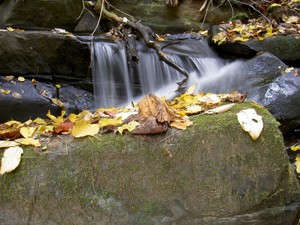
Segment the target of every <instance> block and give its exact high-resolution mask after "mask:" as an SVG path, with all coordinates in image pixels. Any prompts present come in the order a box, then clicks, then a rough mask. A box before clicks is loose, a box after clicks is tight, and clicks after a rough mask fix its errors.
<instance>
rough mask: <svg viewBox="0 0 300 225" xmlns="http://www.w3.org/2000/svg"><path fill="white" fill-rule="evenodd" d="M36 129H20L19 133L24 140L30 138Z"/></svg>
mask: <svg viewBox="0 0 300 225" xmlns="http://www.w3.org/2000/svg"><path fill="white" fill-rule="evenodd" d="M36 129H37V127H21V129H20V133H21V134H22V136H23V137H24V138H31V137H32V136H33V135H34V133H35V131H36Z"/></svg>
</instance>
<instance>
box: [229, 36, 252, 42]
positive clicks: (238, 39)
mask: <svg viewBox="0 0 300 225" xmlns="http://www.w3.org/2000/svg"><path fill="white" fill-rule="evenodd" d="M232 40H233V41H234V42H238V41H240V42H246V41H249V38H244V37H236V38H233V39H232Z"/></svg>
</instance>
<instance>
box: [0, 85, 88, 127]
mask: <svg viewBox="0 0 300 225" xmlns="http://www.w3.org/2000/svg"><path fill="white" fill-rule="evenodd" d="M0 86H1V89H2V90H10V93H9V94H3V93H1V94H0V103H1V107H0V115H1V116H0V123H4V122H7V121H8V120H11V119H14V120H19V121H23V122H24V121H26V120H28V119H30V118H31V119H35V118H36V117H42V118H46V115H47V112H48V110H50V111H51V114H54V115H60V113H61V110H62V109H64V110H65V111H66V112H67V113H71V112H75V113H76V112H77V113H78V112H81V111H82V110H84V109H90V108H92V107H93V94H92V93H91V92H89V91H86V90H84V89H82V88H80V87H79V86H77V85H74V84H73V85H71V84H68V83H66V82H65V83H62V84H61V88H60V89H56V88H55V84H54V83H52V82H45V81H44V82H43V81H39V82H38V83H37V85H36V86H35V85H34V84H33V83H32V82H31V80H30V79H26V80H25V81H24V82H19V81H17V79H13V80H12V81H5V80H0ZM16 93H17V94H16ZM51 98H59V99H60V100H61V101H62V103H63V104H64V106H63V108H61V107H59V106H57V105H55V104H53V103H52V101H51Z"/></svg>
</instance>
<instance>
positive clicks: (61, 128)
mask: <svg viewBox="0 0 300 225" xmlns="http://www.w3.org/2000/svg"><path fill="white" fill-rule="evenodd" d="M73 126H74V123H73V122H71V121H64V122H62V123H61V124H59V125H58V126H56V127H55V128H54V132H55V133H56V134H59V133H65V132H69V131H70V130H71V129H72V128H73Z"/></svg>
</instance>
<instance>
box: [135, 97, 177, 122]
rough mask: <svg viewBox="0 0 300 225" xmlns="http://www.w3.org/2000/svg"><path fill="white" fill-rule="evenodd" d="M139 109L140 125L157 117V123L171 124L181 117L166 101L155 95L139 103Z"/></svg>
mask: <svg viewBox="0 0 300 225" xmlns="http://www.w3.org/2000/svg"><path fill="white" fill-rule="evenodd" d="M138 107H139V122H140V123H142V122H143V121H146V120H147V119H152V117H155V118H156V119H157V122H160V123H163V122H168V123H170V122H171V121H172V120H174V119H176V118H179V117H180V116H179V115H177V114H176V112H175V110H173V109H172V108H171V107H170V106H168V105H167V104H166V102H165V101H164V100H161V99H160V98H158V97H156V96H155V95H153V94H150V95H148V96H146V97H144V98H143V99H142V100H141V101H140V102H139V103H138Z"/></svg>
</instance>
